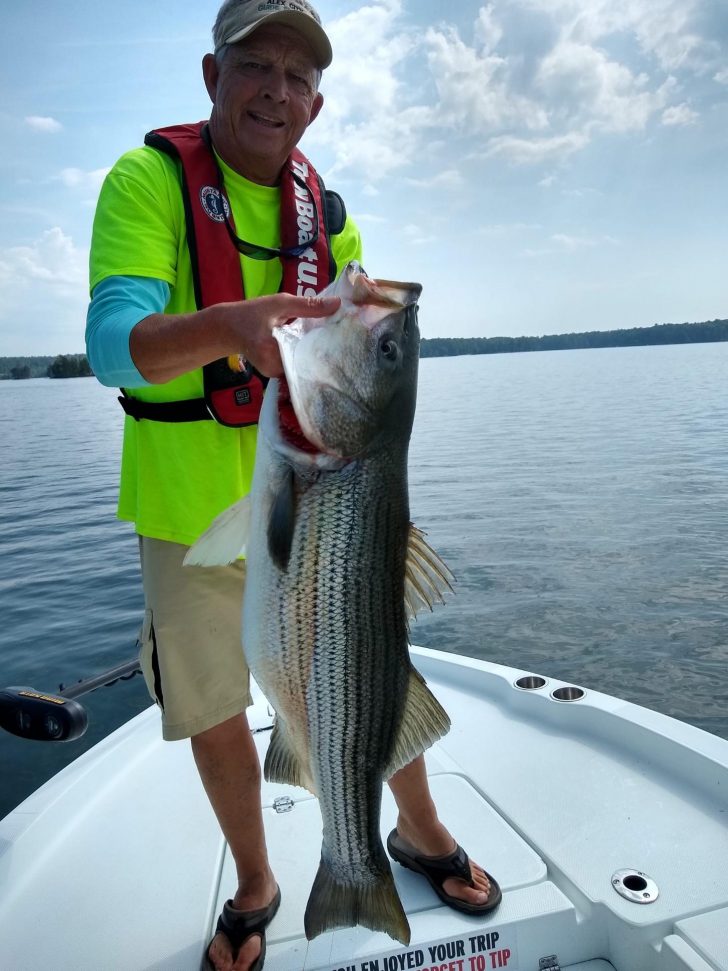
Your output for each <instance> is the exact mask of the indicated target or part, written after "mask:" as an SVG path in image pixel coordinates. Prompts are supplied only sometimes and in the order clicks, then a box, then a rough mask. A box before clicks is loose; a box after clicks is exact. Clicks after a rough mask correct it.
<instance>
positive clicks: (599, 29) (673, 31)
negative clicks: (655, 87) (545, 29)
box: [518, 0, 720, 71]
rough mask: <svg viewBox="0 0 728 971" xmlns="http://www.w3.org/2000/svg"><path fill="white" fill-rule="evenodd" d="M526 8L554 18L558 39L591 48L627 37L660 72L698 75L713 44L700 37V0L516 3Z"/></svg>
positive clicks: (715, 48)
mask: <svg viewBox="0 0 728 971" xmlns="http://www.w3.org/2000/svg"><path fill="white" fill-rule="evenodd" d="M518 2H520V5H521V6H523V7H524V8H526V9H530V10H538V11H541V12H544V13H546V14H549V15H551V16H552V17H555V19H556V20H557V21H558V22H559V23H560V25H561V31H562V37H563V38H564V39H565V40H571V41H573V42H575V43H583V44H587V45H592V46H593V45H595V44H598V43H600V42H602V41H604V40H605V39H606V38H611V37H615V36H620V35H621V36H623V37H626V36H632V37H634V39H635V40H636V42H637V44H638V45H639V47H640V49H641V50H642V52H643V53H644V54H647V55H648V56H650V57H651V58H653V59H654V60H655V62H656V64H657V65H658V66H659V67H660V68H661V69H662V70H663V71H676V70H679V69H683V68H691V69H693V70H697V71H703V70H705V69H706V67H707V65H709V64H711V63H714V62H715V59H716V57H717V56H718V54H719V51H720V48H719V45H718V44H717V43H716V42H715V41H713V40H708V39H707V38H705V37H703V36H701V34H700V28H699V22H700V17H701V15H702V14H703V12H704V11H703V6H704V5H703V3H702V0H518Z"/></svg>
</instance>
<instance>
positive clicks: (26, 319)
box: [0, 226, 88, 354]
mask: <svg viewBox="0 0 728 971" xmlns="http://www.w3.org/2000/svg"><path fill="white" fill-rule="evenodd" d="M87 301H88V250H86V249H83V248H80V247H77V246H76V245H75V244H74V242H73V240H72V239H71V237H70V236H67V235H66V234H65V233H64V232H63V230H62V229H60V227H58V226H55V227H53V229H48V230H46V231H45V232H44V233H43V234H42V235H41V236H40V237H39V238H38V239H36V240H34V241H33V242H31V243H29V244H28V245H25V246H11V247H7V248H5V249H2V250H0V322H2V328H3V347H4V353H6V354H55V353H72V352H74V353H75V352H77V351H79V350H80V349H81V348H82V347H83V339H84V338H83V335H84V324H85V316H86V306H87Z"/></svg>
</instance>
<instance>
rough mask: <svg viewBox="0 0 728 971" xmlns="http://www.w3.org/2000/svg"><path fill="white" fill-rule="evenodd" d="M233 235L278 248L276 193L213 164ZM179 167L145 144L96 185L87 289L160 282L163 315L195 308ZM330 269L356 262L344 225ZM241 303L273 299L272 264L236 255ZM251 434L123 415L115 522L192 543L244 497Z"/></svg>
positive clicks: (165, 392)
mask: <svg viewBox="0 0 728 971" xmlns="http://www.w3.org/2000/svg"><path fill="white" fill-rule="evenodd" d="M218 161H219V163H220V165H221V166H222V169H223V172H224V176H225V190H226V195H227V197H228V199H229V201H230V205H231V207H232V211H233V217H234V220H235V225H236V227H237V233H238V235H239V236H241V237H242V238H243V239H250V240H254V241H255V242H256V243H259V244H261V245H263V246H268V247H278V246H280V190H279V189H278V188H277V187H269V186H262V185H258V184H256V183H254V182H249V181H248V180H247V179H244V178H243V177H242V176H240V175H238V174H237V173H236V172H234V171H233V170H232V169H230V168H229V167H228V166H227V165H225V163H224V162H223V161H222V160H221V159H219V158H218ZM180 187H181V165H180V163H179V162H178V161H176V160H173V159H171V158H169V157H168V156H167V155H164V154H163V153H161V152H158V151H156V150H155V149H152V148H148V147H146V146H145V147H143V148H138V149H134V150H133V151H131V152H128V153H127V154H126V155H124V156H122V158H121V159H119V161H118V162H117V163H116V165H115V166H114V168H113V169H112V170H111V172H110V173H109V174H108V176H107V177H106V180H105V182H104V185H103V187H102V189H101V195H100V197H99V202H98V206H97V209H96V216H95V218H94V228H93V238H92V242H91V257H90V288H91V291H92V292H93V288H94V287H95V286H96V285H97V284H98V283H100V281H101V280H103V279H105V278H106V277H109V276H141V277H152V278H154V279H157V280H164V281H166V282H167V283H168V284H169V285H170V288H171V296H170V300H169V304H168V305H167V308H166V311H165V313H168V314H178V313H188V312H190V311H193V310H195V309H196V306H195V297H194V289H193V282H192V269H191V266H190V260H189V254H188V250H187V233H186V228H185V217H184V207H183V204H182V193H181V188H180ZM331 242H332V249H333V255H334V259H335V261H336V266H337V272H340V271H341V270H342V268H343V267H344V266H345V265H346V264H347V263H348V262H349V261H350V260H361V239H360V236H359V231H358V230H357V228H356V226H355V225H354V223H353V222H352V220H350V219H347V222H346V225H345V227H344V230H343V232H342V233H341V234H340V235H338V236H333V237H332V240H331ZM240 259H241V263H242V267H243V279H244V281H245V294H246V296H247V297H248V298H253V297H258V296H262V295H264V294H272V293H277V292H278V290H279V288H280V284H281V278H282V267H281V263H280V260H278V259H273V260H268V261H261V260H251V259H249V258H248V257H246V256H241V258H240ZM131 393H132V394H133V396H134V397H137V398H140V399H141V400H143V401H179V400H183V399H187V398H199V397H201V396H202V394H203V387H202V370H201V369H198V370H196V371H190V372H189V373H188V374H183V375H181V376H180V377H178V378H175V379H174V380H173V381H169V382H167V383H166V384H156V385H149V386H147V387H142V388H135V389H133V391H132V392H131ZM256 434H257V428H256V427H255V426H249V427H246V428H227V427H225V426H223V425H218V424H217V423H216V422H214V421H196V422H181V423H178V424H177V423H175V424H172V423H167V422H157V421H148V420H144V421H138V422H137V421H135V420H134V419H133V418H130V417H129V416H127V417H126V419H125V426H124V446H123V452H122V463H121V484H120V491H119V507H118V516H119V518H120V519H124V520H128V521H130V522H133V523H135V525H136V531H137V532H138V533H140V534H141V535H143V536H151V537H153V538H155V539H163V540H171V541H172V542H175V543H184V544H185V545H191V544H192V543H194V542H195V540H196V539H197V538H198V537H199V535H200V534H201V533H202V532H203V531H204V530H205V529H207V527H208V526H209V525H210V523H211V522H212V520H213V519H214V518H215V516H217V515H218V513H220V512H222V510H223V509H226V508H227V507H228V506H230V505H232V503H233V502H235V501H236V500H238V499H239V498H240V497H241V496H243V495H245V494H246V493H247V492H249V491H250V484H251V480H252V474H253V463H254V459H255V443H256Z"/></svg>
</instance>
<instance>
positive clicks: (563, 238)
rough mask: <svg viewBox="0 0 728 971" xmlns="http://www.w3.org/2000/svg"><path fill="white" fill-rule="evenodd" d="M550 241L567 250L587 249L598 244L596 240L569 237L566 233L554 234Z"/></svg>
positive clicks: (585, 237) (587, 237)
mask: <svg viewBox="0 0 728 971" xmlns="http://www.w3.org/2000/svg"><path fill="white" fill-rule="evenodd" d="M551 239H552V240H553V241H554V243H558V245H559V246H563V247H564V249H567V250H575V249H588V248H590V247H592V246H596V245H597V243H598V240H596V239H593V238H592V237H589V236H569V235H567V234H566V233H554V234H553V235H552V236H551Z"/></svg>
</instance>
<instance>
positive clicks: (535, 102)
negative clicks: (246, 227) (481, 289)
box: [306, 0, 728, 193]
mask: <svg viewBox="0 0 728 971" xmlns="http://www.w3.org/2000/svg"><path fill="white" fill-rule="evenodd" d="M534 14H535V15H537V16H534ZM440 16H441V19H440V20H438V21H437V22H432V21H431V22H430V24H429V25H428V26H426V28H425V30H424V32H422V31H420V32H419V33H418V32H417V31H416V29H415V26H414V23H413V21H412V19H411V17H410V16H409V12H407V11H405V5H404V3H403V0H369V2H366V3H365V4H364V5H363V6H361V7H360V8H359V9H357V10H353V11H350V12H349V13H346V14H344V15H343V16H341V17H339V18H338V19H336V20H333V21H332V22H330V23H328V24H327V30H328V32H329V33H330V35H331V37H332V40H333V42H334V46H335V49H336V58H335V60H334V63H333V65H332V67H331V68H330V69H329V70H328V71H327V72H326V74H325V76H324V94H325V97H326V110H325V111H324V112H323V113H322V115H321V117H320V119H318V120H317V122H316V124H315V125H314V126H313V127H312V129H311V132H310V133H307V136H306V139H307V141H310V142H312V143H313V144H314V145H315V146H316V148H315V152H316V156H317V157H319V158H321V157H322V153H321V151H320V150H321V149H325V150H326V151H328V153H329V157H330V159H331V161H330V162H329V163H328V169H324V174H325V176H326V177H327V178H329V177H331V176H337V177H339V178H340V179H341V178H343V179H347V178H355V179H357V180H358V182H359V183H360V185H363V186H366V187H367V188H366V191H367V192H369V193H372V192H373V191H376V189H375V187H376V186H377V185H379V184H381V182H382V181H383V180H385V179H387V178H389V177H391V175H392V174H394V173H401V174H403V175H405V176H406V177H407V179H408V183H409V184H410V185H417V186H420V185H424V184H426V183H429V178H428V177H427V176H426V175H421V174H420V173H419V172H416V173H415V172H413V171H412V169H413V167H414V166H417V167H418V168H419V167H420V166H421V164H422V160H423V159H427V160H428V171H429V170H431V169H432V168H435V170H437V167H438V165H439V167H440V168H441V169H442V171H443V173H444V172H448V171H449V172H452V173H453V174H452V175H449V176H447V177H445V175H442V176H440V177H439V178H441V179H442V181H441V182H440V184H441V185H446V186H447V185H448V184H452V185H453V186H456V185H457V184H458V177H457V173H455V171H454V169H453V167H452V162H451V161H448V160H449V159H452V156H453V153H454V152H459V153H460V155H461V157H462V158H479V159H482V158H496V159H501V158H502V159H504V160H506V161H507V162H509V163H514V164H517V165H529V164H530V165H536V164H543V163H550V164H553V165H558V164H560V163H563V162H564V161H565V160H568V159H569V158H570V156H572V155H574V154H575V153H578V152H580V151H582V150H584V149H585V148H586V147H587V146H588V145H590V144H591V143H594V142H596V141H598V140H600V139H602V138H604V137H605V136H609V135H614V134H617V135H627V134H630V133H639V132H643V131H646V130H647V129H648V127H649V126H650V125H653V124H656V123H661V124H662V125H667V126H672V127H680V126H685V125H689V124H691V123H692V122H694V121H695V120H696V119H697V117H698V111H699V109H700V107H701V105H700V104H699V103H698V102H697V101H696V103H695V104H693V106H692V107H688V106H687V101H686V100H685V93H684V92H685V89H686V87H687V85H688V84H689V82H690V80H691V78H690V75H691V72H692V74H693V75H695V76H705V75H706V74H707V73H708V72H709V73H710V76H712V77H714V78H715V80H716V81H717V82H719V83H728V68H726V67H725V59H724V57H723V58H721V55H720V48H719V46H718V44H717V41H716V40H715V39H713V38H714V37H717V36H718V35H719V30H717V29H714V30H713V32H712V34H711V33H710V32H709V20H708V10H707V6H706V3H705V0H489V2H485V3H480V4H473V14H472V19H471V20H470V22H469V23H468V22H467V19H466V21H465V23H462V22H459V23H458V24H457V25H456V23H455V16H456V12H455V10H453V11H452V13H451V14H449V13H448V11H447V8H446V9H445V12H444V13H441V15H440ZM466 18H467V15H466ZM536 22H537V24H538V26H537V27H536V26H534V24H535V23H536ZM526 24H528V26H525V25H526ZM536 35H537V40H534V37H536ZM678 93H680V94H681V97H680V98H678V97H677V95H678ZM692 100H695V98H694V97H693V99H692ZM675 101H678V102H679V103H677V104H675V103H674V102H675ZM324 157H325V156H324ZM432 184H437V183H432ZM541 184H542V185H547V184H548V183H545V182H542V183H541Z"/></svg>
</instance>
